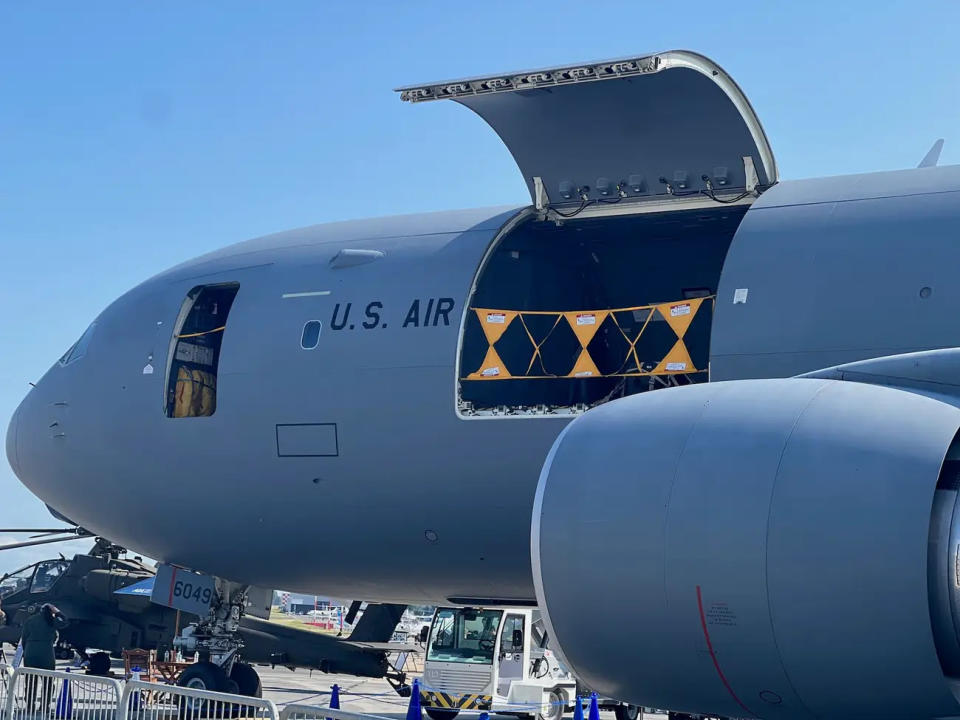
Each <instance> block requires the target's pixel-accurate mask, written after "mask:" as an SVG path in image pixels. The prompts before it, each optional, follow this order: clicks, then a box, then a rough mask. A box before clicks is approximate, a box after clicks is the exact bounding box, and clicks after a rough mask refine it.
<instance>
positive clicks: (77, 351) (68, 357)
mask: <svg viewBox="0 0 960 720" xmlns="http://www.w3.org/2000/svg"><path fill="white" fill-rule="evenodd" d="M96 329H97V324H96V323H90V326H89V327H88V328H87V329H86V330H84V331H83V335H81V336H80V339H79V340H77V341H76V342H75V343H74V344H73V345H71V346H70V349H69V350H67V351H66V352H65V353H64V354H63V357H61V358H60V364H61V365H69V364H70V363H72V362H73V361H74V360H79V359H80V358H82V357H83V356H84V355H86V354H87V348H88V347H89V346H90V340H91V338H93V331H94V330H96Z"/></svg>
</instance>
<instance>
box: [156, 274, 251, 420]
mask: <svg viewBox="0 0 960 720" xmlns="http://www.w3.org/2000/svg"><path fill="white" fill-rule="evenodd" d="M239 287H240V286H239V285H238V284H237V283H227V284H223V285H200V286H198V287H195V288H193V290H191V291H190V292H189V293H187V298H186V300H185V301H184V304H183V307H182V308H181V310H180V317H179V318H178V319H177V325H176V329H175V331H174V334H173V339H172V342H171V357H170V361H169V363H168V366H167V367H168V371H167V401H166V413H167V417H174V418H183V417H207V416H210V415H213V413H214V411H215V410H216V409H217V368H218V367H219V365H220V346H221V344H222V343H223V333H224V331H225V330H226V328H227V315H229V314H230V307H231V306H232V305H233V299H234V298H235V297H236V295H237V290H238V289H239Z"/></svg>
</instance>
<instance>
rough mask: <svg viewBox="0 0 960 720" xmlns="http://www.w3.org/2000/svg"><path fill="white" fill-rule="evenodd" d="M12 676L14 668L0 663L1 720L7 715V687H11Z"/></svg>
mask: <svg viewBox="0 0 960 720" xmlns="http://www.w3.org/2000/svg"><path fill="white" fill-rule="evenodd" d="M12 678H13V668H12V667H9V666H7V665H0V720H4V718H6V717H7V689H8V688H9V687H10V680H11V679H12Z"/></svg>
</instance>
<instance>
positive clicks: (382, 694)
mask: <svg viewBox="0 0 960 720" xmlns="http://www.w3.org/2000/svg"><path fill="white" fill-rule="evenodd" d="M3 650H4V652H5V653H6V657H7V659H8V660H9V659H12V658H13V651H14V648H12V647H10V646H9V645H5V646H4V647H3ZM69 666H71V663H69V662H58V663H57V668H58V669H65V668H67V667H69ZM114 672H115V673H116V674H117V675H122V674H123V665H122V663H120V662H119V661H116V660H115V661H114ZM257 672H258V673H260V680H261V682H262V683H263V697H265V698H267V699H269V700H273V702H275V703H276V704H277V707H278V708H279V709H281V710H282V709H283V708H284V707H285V706H287V705H291V704H298V703H302V704H305V705H318V706H321V707H327V706H328V705H329V703H330V688H331V686H333V685H334V684H336V685H339V686H340V707H341V708H342V709H343V710H350V711H352V712H357V713H365V714H372V715H379V716H381V717H387V718H393V719H394V720H400V719H401V718H406V713H407V705H408V703H409V700H408V699H407V698H401V697H399V696H398V695H397V694H396V692H394V690H393V688H391V687H390V685H389V684H388V683H387V681H386V680H383V679H373V678H358V677H355V676H353V675H331V674H326V673H322V672H317V671H314V672H312V673H311V672H310V671H308V670H293V671H291V670H288V669H286V668H282V667H276V668H271V667H261V666H258V667H257ZM413 677H414V676H413V675H411V676H410V677H409V679H410V681H412V680H413ZM423 717H424V720H429V719H428V718H427V715H426V713H424V716H423ZM466 717H470V716H469V715H467V716H466ZM492 717H493V718H494V720H497V718H502V720H507V718H510V717H514V716H496V715H494V716H492ZM572 717H573V714H572V713H567V715H566V716H565V718H567V720H569V719H570V718H572ZM643 717H644V718H646V719H647V720H666V715H660V714H651V713H645V714H644V716H643ZM600 718H601V720H614V714H613V713H612V712H608V711H603V712H601V713H600Z"/></svg>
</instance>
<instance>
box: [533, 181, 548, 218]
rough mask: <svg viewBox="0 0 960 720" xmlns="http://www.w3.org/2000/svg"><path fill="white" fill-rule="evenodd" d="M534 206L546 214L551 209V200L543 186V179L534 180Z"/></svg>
mask: <svg viewBox="0 0 960 720" xmlns="http://www.w3.org/2000/svg"><path fill="white" fill-rule="evenodd" d="M533 205H534V207H535V208H537V210H538V211H539V212H546V211H547V208H549V207H550V198H549V197H547V188H546V187H544V185H543V178H542V177H540V176H535V177H534V178H533Z"/></svg>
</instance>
